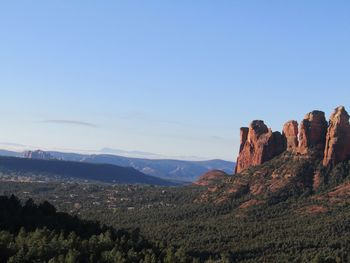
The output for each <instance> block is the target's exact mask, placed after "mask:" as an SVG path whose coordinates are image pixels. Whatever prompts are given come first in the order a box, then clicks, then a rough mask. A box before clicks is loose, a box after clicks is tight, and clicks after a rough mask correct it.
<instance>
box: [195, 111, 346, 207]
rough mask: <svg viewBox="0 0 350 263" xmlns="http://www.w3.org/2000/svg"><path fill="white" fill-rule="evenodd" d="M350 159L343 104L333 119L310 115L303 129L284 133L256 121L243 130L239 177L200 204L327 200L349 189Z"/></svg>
mask: <svg viewBox="0 0 350 263" xmlns="http://www.w3.org/2000/svg"><path fill="white" fill-rule="evenodd" d="M349 160H350V124H349V114H348V113H347V111H346V110H345V108H344V107H343V106H340V107H338V108H336V109H335V110H334V112H333V113H332V115H331V116H330V119H329V121H327V120H326V118H325V114H324V112H322V111H312V112H310V113H308V114H307V115H306V116H305V118H304V119H303V120H302V121H301V123H300V125H299V126H298V123H297V121H289V122H287V123H286V124H285V125H284V127H283V132H282V133H280V132H272V130H271V129H270V128H268V127H267V126H266V125H265V123H264V122H263V121H261V120H256V121H253V122H252V123H251V125H250V127H249V128H246V127H243V128H241V145H240V152H239V156H238V158H237V166H236V169H235V171H236V173H235V174H234V175H233V176H224V178H223V179H222V180H219V182H218V180H214V181H213V182H214V183H211V184H210V185H209V186H208V191H207V192H205V193H204V194H202V195H201V196H200V197H199V198H198V199H197V200H196V201H198V202H214V203H221V202H226V201H229V200H230V199H232V198H242V197H246V200H245V201H246V202H250V204H254V205H256V204H262V203H266V202H267V203H268V202H278V201H280V200H285V199H286V198H289V197H297V196H301V195H311V196H315V195H317V194H322V196H323V197H324V198H326V197H327V196H328V197H329V194H330V193H333V192H334V191H338V190H339V188H340V189H347V188H348V181H349V179H350V162H349ZM221 177H223V175H221ZM338 192H339V191H338ZM349 197H350V195H349ZM243 199H244V198H243Z"/></svg>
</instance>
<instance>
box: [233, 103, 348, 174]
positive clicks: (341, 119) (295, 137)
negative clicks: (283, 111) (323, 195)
mask: <svg viewBox="0 0 350 263" xmlns="http://www.w3.org/2000/svg"><path fill="white" fill-rule="evenodd" d="M284 151H288V152H291V153H293V154H295V155H298V156H300V155H301V156H302V155H306V156H308V155H310V154H311V153H312V154H313V155H314V156H317V158H321V159H322V158H323V165H324V166H334V165H336V164H337V163H339V162H341V161H344V160H350V124H349V114H348V113H347V112H346V110H345V108H344V107H343V106H340V107H338V108H336V109H335V111H334V112H333V114H332V115H331V117H330V121H329V123H328V122H327V120H326V118H325V113H324V112H322V111H312V112H310V113H308V114H306V116H305V118H304V119H303V120H302V121H301V123H300V125H299V127H298V123H297V121H289V122H287V123H286V124H285V125H284V126H283V132H282V134H281V133H280V132H272V131H271V129H269V128H268V127H267V126H266V125H265V123H264V122H263V121H261V120H256V121H253V122H252V123H251V125H250V127H249V128H246V127H244V128H241V145H240V151H239V156H238V158H237V165H236V170H235V172H236V173H240V172H242V171H243V170H245V169H248V168H249V167H252V166H256V165H259V164H263V163H264V162H267V161H269V160H271V159H273V158H274V157H276V156H278V155H280V154H281V153H282V152H284Z"/></svg>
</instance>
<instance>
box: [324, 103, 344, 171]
mask: <svg viewBox="0 0 350 263" xmlns="http://www.w3.org/2000/svg"><path fill="white" fill-rule="evenodd" d="M349 159H350V124H349V114H348V113H347V112H346V110H345V108H344V107H343V106H340V107H338V108H336V109H335V111H334V112H333V114H332V115H331V117H330V120H329V127H328V132H327V139H326V149H325V152H324V159H323V165H324V166H334V165H336V164H337V163H339V162H341V161H344V160H349Z"/></svg>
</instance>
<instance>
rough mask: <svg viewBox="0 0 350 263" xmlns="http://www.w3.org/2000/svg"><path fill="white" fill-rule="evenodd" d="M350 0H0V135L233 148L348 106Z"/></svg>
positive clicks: (162, 150) (198, 149) (64, 144)
mask: <svg viewBox="0 0 350 263" xmlns="http://www.w3.org/2000/svg"><path fill="white" fill-rule="evenodd" d="M349 14H350V2H349V1H322V0H317V1H316V0H314V1H312V0H310V1H304V0H303V1H296V0H291V1H260V0H257V1H249V0H248V1H246V0H244V1H243V0H242V1H232V0H229V1H224V0H223V1H205V0H200V1H199V0H198V1H188V0H183V1H163V0H159V1H152V0H150V1H88V0H84V1H78V0H77V1H15V0H13V1H12V0H11V1H6V2H5V1H2V2H1V3H0V34H1V36H0V40H1V41H0V61H1V63H0V89H1V93H0V110H1V115H0V116H1V132H0V142H1V143H2V144H3V147H2V148H5V146H6V145H5V144H7V146H8V147H12V146H13V145H11V144H13V143H17V144H21V145H26V146H28V145H29V146H35V147H40V148H44V149H65V150H79V151H93V150H98V149H100V148H103V147H110V148H118V149H125V150H140V151H146V152H153V153H158V154H162V155H167V156H199V157H204V158H223V159H227V160H233V159H234V158H235V157H236V154H237V148H238V141H239V127H240V126H246V125H248V124H249V122H250V121H251V120H253V119H263V120H265V122H266V123H267V124H268V125H269V126H271V127H272V128H273V129H274V130H281V127H282V125H283V123H284V122H285V121H287V120H289V119H297V120H298V121H299V120H300V119H302V117H303V116H304V115H305V113H307V112H309V111H311V110H313V109H321V110H324V111H325V112H326V114H327V116H328V115H329V114H330V112H331V110H332V109H333V108H335V107H336V106H338V105H341V104H342V105H345V106H348V108H349V109H350V101H349V90H350V16H349Z"/></svg>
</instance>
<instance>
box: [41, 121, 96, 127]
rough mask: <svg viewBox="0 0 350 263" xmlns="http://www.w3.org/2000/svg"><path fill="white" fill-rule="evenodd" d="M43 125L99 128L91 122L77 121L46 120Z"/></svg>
mask: <svg viewBox="0 0 350 263" xmlns="http://www.w3.org/2000/svg"><path fill="white" fill-rule="evenodd" d="M41 122H42V123H48V124H62V125H74V126H84V127H90V128H97V125H96V124H94V123H90V122H84V121H75V120H44V121H41Z"/></svg>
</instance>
